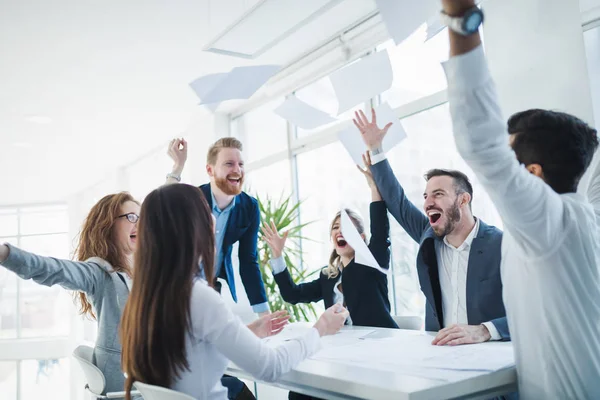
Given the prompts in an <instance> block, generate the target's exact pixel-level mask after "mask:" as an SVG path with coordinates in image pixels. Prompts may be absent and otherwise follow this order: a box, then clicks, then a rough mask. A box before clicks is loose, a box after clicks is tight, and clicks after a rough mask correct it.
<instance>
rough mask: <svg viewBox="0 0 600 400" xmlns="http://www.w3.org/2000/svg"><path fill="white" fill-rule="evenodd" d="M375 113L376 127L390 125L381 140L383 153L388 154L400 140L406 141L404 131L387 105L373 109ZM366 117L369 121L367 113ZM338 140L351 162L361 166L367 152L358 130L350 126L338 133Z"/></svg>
mask: <svg viewBox="0 0 600 400" xmlns="http://www.w3.org/2000/svg"><path fill="white" fill-rule="evenodd" d="M375 113H376V114H377V125H378V126H379V127H380V128H383V127H384V126H386V125H387V124H388V123H390V122H391V123H392V126H391V127H390V129H389V130H388V132H387V134H386V135H385V137H384V138H383V151H384V152H388V151H390V150H391V149H392V148H393V147H394V146H396V145H397V144H398V143H400V142H401V141H402V140H404V139H406V131H405V130H404V127H403V126H402V123H400V120H399V119H398V118H397V117H396V114H394V110H392V108H391V107H390V105H389V104H388V103H383V104H381V105H380V106H379V107H377V108H375ZM366 115H367V118H368V119H369V120H370V119H371V115H370V113H368V112H367V113H366ZM338 139H339V140H340V142H342V144H343V145H344V147H345V148H346V151H348V153H349V154H350V157H352V160H354V162H355V163H356V164H358V165H361V166H362V165H363V161H362V155H363V154H364V153H365V152H366V151H367V146H366V145H365V142H363V139H362V137H361V133H360V131H359V130H358V128H357V127H356V126H354V124H352V125H351V126H349V127H348V128H347V129H344V130H343V131H341V132H339V133H338Z"/></svg>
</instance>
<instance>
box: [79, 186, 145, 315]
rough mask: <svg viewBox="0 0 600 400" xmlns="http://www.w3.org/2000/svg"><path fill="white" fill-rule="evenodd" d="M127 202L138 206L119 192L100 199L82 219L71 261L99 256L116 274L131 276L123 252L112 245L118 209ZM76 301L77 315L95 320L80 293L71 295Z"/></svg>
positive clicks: (85, 299)
mask: <svg viewBox="0 0 600 400" xmlns="http://www.w3.org/2000/svg"><path fill="white" fill-rule="evenodd" d="M128 201H131V202H134V203H136V204H140V203H138V202H137V201H136V200H135V199H134V198H133V197H132V196H131V195H130V194H129V193H127V192H121V193H116V194H109V195H107V196H104V197H103V198H102V199H100V201H99V202H97V203H96V204H95V205H94V206H93V207H92V209H91V210H90V212H89V214H88V215H87V217H86V218H85V222H84V223H83V227H82V228H81V232H80V234H79V242H78V243H77V247H76V249H75V258H76V259H77V260H79V261H85V260H87V259H88V258H91V257H100V258H102V259H103V260H105V261H108V263H109V264H110V265H111V266H112V268H113V270H115V271H116V272H123V273H126V274H127V275H131V266H130V265H129V264H128V261H127V258H126V256H125V254H123V251H122V250H121V249H120V248H119V246H118V245H117V243H116V242H115V237H114V232H113V226H114V224H115V221H116V220H117V217H118V216H119V214H121V211H122V210H121V207H122V206H123V204H125V203H127V202H128ZM75 299H76V300H78V301H79V305H80V310H79V311H80V313H81V314H84V315H86V314H87V315H88V316H89V317H91V318H92V319H96V315H95V314H94V311H93V310H92V305H91V304H90V302H89V301H88V299H87V296H86V294H85V293H83V292H75Z"/></svg>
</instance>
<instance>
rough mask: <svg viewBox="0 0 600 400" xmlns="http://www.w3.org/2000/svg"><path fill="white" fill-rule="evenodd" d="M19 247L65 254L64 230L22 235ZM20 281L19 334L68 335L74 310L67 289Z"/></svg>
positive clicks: (41, 252)
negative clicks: (53, 232)
mask: <svg viewBox="0 0 600 400" xmlns="http://www.w3.org/2000/svg"><path fill="white" fill-rule="evenodd" d="M21 247H22V248H23V249H25V250H27V251H31V252H33V253H36V254H40V255H44V256H51V257H57V258H64V259H68V258H69V240H68V235H67V234H56V235H44V236H29V237H23V238H22V239H21ZM20 285H21V287H20V295H19V303H20V308H21V311H20V318H21V337H40V336H63V335H68V333H69V328H70V318H71V315H72V313H73V312H74V307H73V301H72V298H71V295H70V293H69V292H67V291H66V290H65V289H63V288H61V287H60V286H58V285H55V286H52V287H46V286H42V285H38V284H37V283H35V282H33V281H32V280H22V281H21V282H20Z"/></svg>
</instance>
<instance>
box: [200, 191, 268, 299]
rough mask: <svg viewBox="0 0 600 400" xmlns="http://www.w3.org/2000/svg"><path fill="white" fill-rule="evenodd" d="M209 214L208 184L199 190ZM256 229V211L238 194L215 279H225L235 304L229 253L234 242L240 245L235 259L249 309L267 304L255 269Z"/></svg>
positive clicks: (249, 200) (254, 205)
mask: <svg viewBox="0 0 600 400" xmlns="http://www.w3.org/2000/svg"><path fill="white" fill-rule="evenodd" d="M200 191H201V192H202V193H204V196H205V197H206V201H207V202H208V205H209V207H210V208H211V212H212V196H211V190H210V184H206V185H202V186H200ZM259 225H260V210H259V209H258V202H257V201H256V199H255V198H254V197H251V196H249V195H248V194H246V193H244V192H242V193H240V194H239V195H237V196H236V197H235V206H234V207H233V209H232V210H231V213H230V214H229V219H228V220H227V228H226V230H225V237H224V239H223V248H222V249H221V251H222V252H223V265H220V266H217V265H215V269H219V270H220V272H219V278H223V279H225V281H227V284H228V285H229V290H230V291H231V297H233V300H234V301H236V302H237V294H236V289H235V279H234V275H233V265H232V263H231V251H232V248H233V244H234V243H235V242H240V245H239V249H238V257H239V260H240V277H241V278H242V283H243V284H244V288H245V289H246V294H247V295H248V300H250V304H251V305H255V304H262V303H266V302H267V294H266V292H265V284H264V283H263V280H262V277H261V275H260V268H259V267H258V255H257V250H256V247H257V241H258V227H259Z"/></svg>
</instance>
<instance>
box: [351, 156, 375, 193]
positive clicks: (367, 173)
mask: <svg viewBox="0 0 600 400" xmlns="http://www.w3.org/2000/svg"><path fill="white" fill-rule="evenodd" d="M362 159H363V163H364V165H365V166H364V168H363V167H361V166H360V165H358V164H357V165H356V168H358V170H359V171H360V172H361V173H362V174H363V175H364V176H365V178H366V179H367V184H368V185H369V187H370V188H371V189H373V190H377V184H375V180H374V179H373V173H372V172H371V154H369V152H368V151H367V152H366V153H365V154H363V155H362Z"/></svg>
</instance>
